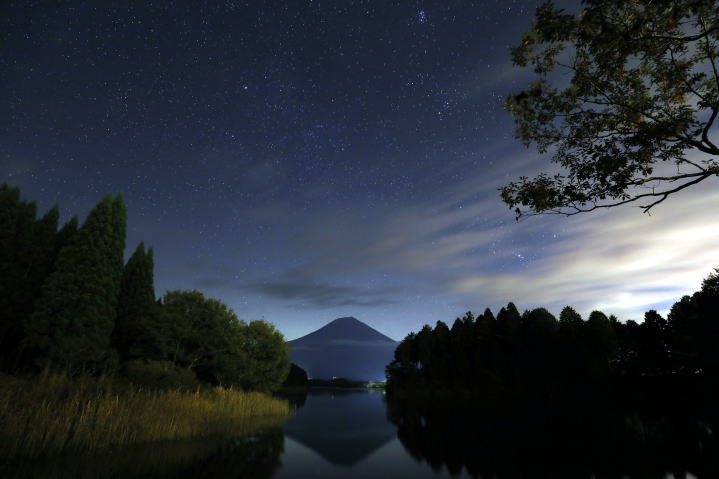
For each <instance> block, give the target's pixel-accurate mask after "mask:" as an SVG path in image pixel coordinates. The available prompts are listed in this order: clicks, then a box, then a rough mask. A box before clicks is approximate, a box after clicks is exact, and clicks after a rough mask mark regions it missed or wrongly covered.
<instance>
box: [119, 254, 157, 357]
mask: <svg viewBox="0 0 719 479" xmlns="http://www.w3.org/2000/svg"><path fill="white" fill-rule="evenodd" d="M153 268H154V263H153V251H152V248H150V249H149V250H147V252H145V244H144V243H142V242H140V244H139V245H138V246H137V249H136V250H135V252H134V253H133V254H132V256H131V257H130V259H129V260H128V261H127V264H126V265H125V268H124V270H123V273H122V281H121V283H120V294H119V297H118V304H117V320H116V324H115V329H114V331H113V332H112V340H113V345H114V346H115V349H117V351H118V353H119V354H120V357H122V358H123V359H128V358H138V357H142V358H154V359H160V358H161V356H162V339H161V337H160V326H159V324H158V307H157V303H156V302H155V286H154V280H153Z"/></svg>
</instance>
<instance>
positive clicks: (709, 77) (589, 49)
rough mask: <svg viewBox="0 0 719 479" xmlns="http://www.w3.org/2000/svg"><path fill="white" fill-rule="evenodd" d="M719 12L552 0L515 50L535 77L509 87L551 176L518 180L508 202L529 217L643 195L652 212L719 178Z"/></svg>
mask: <svg viewBox="0 0 719 479" xmlns="http://www.w3.org/2000/svg"><path fill="white" fill-rule="evenodd" d="M717 39H719V9H717V6H716V2H715V1H713V0H678V1H673V2H657V1H649V0H640V1H632V2H629V1H624V0H584V1H583V2H582V5H581V9H580V10H579V11H578V12H577V13H576V14H573V13H567V12H565V11H564V10H561V9H557V8H556V7H555V6H554V4H553V2H551V1H548V2H546V3H544V4H543V5H542V6H540V7H539V8H538V9H537V12H536V19H535V22H534V24H533V26H532V29H531V30H530V31H529V32H527V33H526V34H524V36H523V37H522V39H521V42H520V43H519V45H517V46H516V47H514V48H513V49H512V60H513V62H514V64H515V65H518V66H522V67H526V66H531V67H533V69H534V72H535V73H536V74H537V75H538V78H537V79H536V80H535V81H533V82H531V83H530V84H529V85H528V86H527V88H526V89H525V90H523V91H522V92H520V93H518V94H516V95H512V96H510V97H509V98H508V99H507V101H506V108H507V109H508V110H509V111H510V112H511V113H512V114H513V115H514V118H515V123H516V131H515V136H516V137H517V138H519V139H520V140H521V141H522V142H524V144H525V145H527V146H529V145H532V144H534V145H536V147H537V149H538V151H539V152H540V153H550V154H551V155H552V162H554V163H556V164H557V165H559V166H560V167H561V170H562V171H561V172H560V173H557V174H555V175H549V174H544V173H543V174H540V175H539V176H537V177H535V178H531V179H530V178H528V177H521V178H520V179H519V180H518V181H515V182H512V183H510V184H508V185H507V186H505V187H503V188H502V190H501V193H502V199H503V201H504V202H505V203H507V205H509V206H510V207H511V208H514V209H515V212H516V213H517V217H518V218H519V217H520V216H522V215H526V214H538V213H559V214H567V215H571V214H576V213H579V212H584V211H591V210H594V209H597V208H606V207H612V206H617V205H621V204H626V203H633V202H637V203H638V204H639V205H640V206H641V208H642V209H643V211H644V212H647V211H649V210H650V209H651V208H652V207H653V206H655V205H657V204H659V203H661V202H662V201H664V200H665V199H666V198H668V197H669V196H670V195H672V194H674V193H676V192H678V191H680V190H683V189H685V188H689V187H691V186H693V185H696V184H697V183H699V182H702V181H704V180H706V179H708V178H710V177H716V176H717V175H719V162H718V158H719V147H717V144H716V139H714V138H713V136H714V132H713V131H712V127H713V126H714V121H715V119H716V117H717V114H719V74H718V73H717V71H718V70H719V65H717V57H718V56H719V48H718V47H717Z"/></svg>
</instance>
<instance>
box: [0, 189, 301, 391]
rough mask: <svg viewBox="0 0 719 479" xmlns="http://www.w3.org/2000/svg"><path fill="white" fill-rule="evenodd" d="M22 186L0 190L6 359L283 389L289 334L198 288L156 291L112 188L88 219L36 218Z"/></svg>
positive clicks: (148, 256) (179, 381)
mask: <svg viewBox="0 0 719 479" xmlns="http://www.w3.org/2000/svg"><path fill="white" fill-rule="evenodd" d="M36 210H37V207H36V205H35V204H34V203H33V202H27V201H23V200H22V199H21V197H20V190H19V188H17V187H11V186H9V185H2V186H1V187H0V215H1V216H0V235H1V236H0V302H1V303H0V365H1V366H2V370H3V371H5V372H8V373H17V372H32V371H40V370H42V369H45V368H53V369H59V370H63V371H69V372H72V373H77V372H84V373H88V374H91V375H92V374H100V373H103V374H114V373H120V374H122V375H124V376H125V377H126V378H128V379H130V380H132V381H133V382H139V383H146V384H154V385H158V384H159V385H165V386H167V387H173V386H190V387H192V386H193V385H196V384H198V383H205V384H210V385H224V386H235V387H240V388H243V389H251V390H273V389H277V388H278V387H279V386H280V385H281V384H282V382H283V381H284V379H285V378H286V377H287V374H288V372H289V367H290V363H289V360H288V358H287V354H288V349H287V346H286V344H285V341H284V338H283V337H282V335H281V334H280V333H279V332H278V331H277V330H276V329H275V328H274V326H272V325H271V324H269V323H267V322H264V321H251V322H250V323H246V322H244V321H241V320H239V319H238V318H237V316H236V315H235V313H234V312H233V311H232V310H230V309H229V308H228V307H227V306H226V305H225V304H223V303H222V302H221V301H219V300H217V299H212V298H205V297H204V295H203V294H202V293H200V292H199V291H169V292H167V293H166V294H165V295H164V296H163V297H162V298H161V299H156V298H155V289H154V283H153V250H152V248H147V249H146V248H145V245H144V243H142V242H141V243H140V244H139V245H138V246H137V248H136V249H135V251H134V253H133V254H132V255H131V256H130V258H129V260H128V261H127V263H125V262H124V260H123V255H124V251H125V231H126V221H127V220H126V217H127V212H126V207H125V205H124V202H123V199H122V196H120V195H118V196H115V197H112V196H110V195H107V196H105V197H104V198H103V199H102V200H101V201H100V202H99V203H98V204H97V206H95V208H94V209H93V210H92V211H91V212H90V213H89V215H88V216H87V219H86V220H85V222H84V223H83V224H82V225H79V224H78V220H77V218H76V217H74V218H72V219H71V220H69V221H68V222H67V223H65V224H64V225H62V226H61V227H59V224H58V222H59V208H58V207H57V206H55V207H53V208H51V209H50V210H49V211H48V212H47V213H45V214H44V215H43V216H42V217H39V218H38V217H37V212H36Z"/></svg>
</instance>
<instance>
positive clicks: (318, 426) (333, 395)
mask: <svg viewBox="0 0 719 479" xmlns="http://www.w3.org/2000/svg"><path fill="white" fill-rule="evenodd" d="M283 433H284V452H283V453H282V455H281V457H280V463H281V466H280V468H279V469H278V470H277V472H276V474H275V475H274V476H271V477H273V478H278V479H280V478H281V479H290V478H313V477H318V478H330V477H331V478H345V477H346V478H384V477H386V478H417V479H421V478H425V477H433V478H434V477H471V476H470V475H469V474H467V472H466V471H462V472H461V473H460V474H459V475H455V476H450V474H449V473H448V471H446V470H440V471H437V472H435V471H433V470H432V468H431V467H430V466H429V465H428V464H427V463H426V462H425V461H422V460H420V459H418V458H415V457H412V455H410V453H409V452H408V451H407V450H406V449H405V448H404V446H403V445H402V443H401V442H400V440H399V439H398V437H397V426H395V425H394V424H393V423H392V422H391V421H390V420H389V419H388V417H387V405H386V402H385V397H384V395H383V394H382V393H381V392H378V391H337V390H318V391H312V392H310V393H309V394H308V395H307V398H306V402H305V403H304V405H303V406H302V407H300V409H298V411H297V413H296V415H295V416H294V417H293V418H291V419H290V420H289V421H287V423H286V424H285V425H284V426H283Z"/></svg>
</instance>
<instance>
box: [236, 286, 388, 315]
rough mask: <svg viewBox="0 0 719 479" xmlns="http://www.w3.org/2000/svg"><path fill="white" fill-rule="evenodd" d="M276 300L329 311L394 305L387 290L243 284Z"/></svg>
mask: <svg viewBox="0 0 719 479" xmlns="http://www.w3.org/2000/svg"><path fill="white" fill-rule="evenodd" d="M245 287H246V288H247V289H250V290H254V291H258V292H261V293H263V294H266V295H268V296H271V297H273V298H276V299H281V300H286V301H292V303H293V306H300V307H310V306H312V307H319V308H332V307H337V306H362V307H366V306H384V305H387V304H392V303H395V302H396V300H395V299H394V298H392V297H390V295H389V291H375V290H368V289H362V288H356V287H351V286H337V285H332V284H328V283H323V282H305V281H300V280H297V281H293V280H287V279H281V280H277V281H268V282H263V283H253V284H248V285H245Z"/></svg>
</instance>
